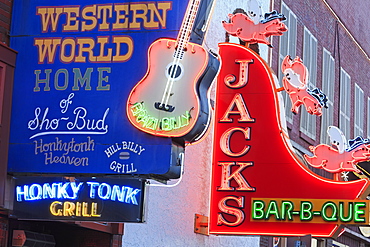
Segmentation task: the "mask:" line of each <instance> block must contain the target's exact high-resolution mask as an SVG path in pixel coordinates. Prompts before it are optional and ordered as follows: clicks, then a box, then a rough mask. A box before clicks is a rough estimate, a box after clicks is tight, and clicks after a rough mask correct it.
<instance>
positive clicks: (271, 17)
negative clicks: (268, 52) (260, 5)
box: [222, 11, 288, 47]
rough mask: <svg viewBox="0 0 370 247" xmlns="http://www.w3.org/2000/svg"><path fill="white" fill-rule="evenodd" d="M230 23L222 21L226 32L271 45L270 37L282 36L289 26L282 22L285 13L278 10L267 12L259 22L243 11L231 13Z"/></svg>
mask: <svg viewBox="0 0 370 247" xmlns="http://www.w3.org/2000/svg"><path fill="white" fill-rule="evenodd" d="M229 18H230V23H227V22H225V21H223V22H222V25H223V26H224V28H225V30H226V32H228V33H229V34H230V35H232V36H236V37H238V38H240V39H241V40H243V41H246V42H249V43H263V44H267V45H268V46H270V47H271V43H270V42H269V41H268V40H267V38H268V37H270V36H272V35H275V36H281V35H283V33H284V32H286V31H288V28H287V27H286V26H285V24H284V23H283V22H282V20H285V17H284V15H282V14H277V12H276V11H273V12H271V13H266V14H265V19H264V20H261V21H260V22H259V23H258V24H254V22H253V20H252V19H250V18H249V17H248V16H247V15H245V14H243V13H237V14H229Z"/></svg>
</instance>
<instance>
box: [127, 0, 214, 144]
mask: <svg viewBox="0 0 370 247" xmlns="http://www.w3.org/2000/svg"><path fill="white" fill-rule="evenodd" d="M199 3H200V0H191V1H190V2H189V6H188V9H187V12H186V15H185V18H184V20H183V23H182V27H181V29H180V32H179V35H178V37H177V39H176V40H173V39H167V38H163V39H159V40H157V41H155V42H154V43H152V45H151V46H150V47H149V50H148V63H149V67H148V71H147V73H146V75H145V76H144V77H143V78H142V79H141V81H140V82H138V83H137V85H136V86H135V87H134V88H133V89H132V91H131V93H130V95H129V98H128V103H127V107H126V112H127V116H128V119H129V120H130V122H131V123H132V124H133V125H134V126H135V127H136V128H138V129H140V130H141V131H144V132H146V133H149V134H152V135H156V136H164V137H182V138H183V139H185V140H186V141H189V142H190V141H193V140H194V139H196V138H199V137H200V136H199V135H201V132H204V129H205V128H207V127H208V124H209V113H208V104H206V103H204V102H201V101H207V103H208V99H206V100H204V99H201V98H200V97H207V95H206V92H200V91H201V89H200V88H201V87H202V86H201V85H200V84H202V83H204V84H205V87H207V88H208V87H209V85H210V83H211V82H212V80H213V77H214V76H215V73H216V72H214V74H213V76H206V74H207V73H208V70H207V66H208V63H209V60H210V59H212V58H211V55H210V54H209V53H208V52H207V51H206V50H205V49H204V48H203V47H202V46H201V45H198V44H194V43H190V42H189V38H190V33H191V31H192V27H193V24H194V20H195V16H196V14H197V11H198V7H199ZM204 78H206V79H207V80H205V82H203V81H202V79H204ZM205 108H207V109H205ZM200 115H202V117H200ZM194 129H196V130H194ZM192 130H194V131H192ZM190 132H191V133H190Z"/></svg>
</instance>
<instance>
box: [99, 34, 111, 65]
mask: <svg viewBox="0 0 370 247" xmlns="http://www.w3.org/2000/svg"><path fill="white" fill-rule="evenodd" d="M108 41H109V38H108V37H98V42H97V43H98V44H100V53H99V56H97V57H96V61H97V62H110V61H112V48H108V49H107V55H105V56H104V50H105V44H107V43H108Z"/></svg>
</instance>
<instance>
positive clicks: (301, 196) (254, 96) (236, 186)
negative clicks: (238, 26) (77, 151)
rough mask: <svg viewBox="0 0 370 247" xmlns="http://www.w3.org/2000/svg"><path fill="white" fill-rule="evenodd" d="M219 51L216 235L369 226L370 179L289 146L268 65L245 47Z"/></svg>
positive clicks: (315, 232) (326, 232) (225, 46)
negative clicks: (349, 177)
mask: <svg viewBox="0 0 370 247" xmlns="http://www.w3.org/2000/svg"><path fill="white" fill-rule="evenodd" d="M219 50H220V56H221V61H222V67H221V70H220V73H219V76H218V84H217V89H216V90H217V98H216V116H215V134H214V153H213V164H212V187H211V207H210V225H209V230H210V233H211V234H233V235H235V234H240V235H245V234H251V235H278V236H283V235H285V236H301V235H306V234H307V233H310V234H312V236H317V237H319V236H320V237H330V236H333V235H334V234H335V233H337V230H338V229H339V228H340V225H341V224H368V223H369V204H368V201H366V200H360V198H364V197H366V195H367V192H368V187H369V180H367V179H360V180H357V181H351V182H338V181H332V180H327V179H324V178H321V177H319V176H317V175H316V174H314V173H313V172H311V171H310V170H309V169H308V168H307V167H306V166H305V165H304V164H303V163H301V161H300V160H298V159H297V158H296V156H295V155H294V153H293V151H292V150H291V146H290V145H289V144H288V140H287V138H288V137H287V135H286V133H285V131H284V130H283V128H282V124H281V119H280V111H279V110H280V108H279V101H278V95H277V94H278V90H277V88H276V85H275V82H274V79H273V75H272V73H271V69H270V68H269V67H268V65H267V64H266V63H265V62H264V61H263V60H262V58H261V57H259V56H258V55H256V54H255V53H254V52H253V51H252V50H250V49H248V48H245V47H243V46H240V45H236V44H229V43H222V44H220V45H219Z"/></svg>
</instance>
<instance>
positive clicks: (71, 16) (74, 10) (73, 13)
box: [63, 7, 80, 32]
mask: <svg viewBox="0 0 370 247" xmlns="http://www.w3.org/2000/svg"><path fill="white" fill-rule="evenodd" d="M64 12H65V13H66V14H67V20H66V24H65V25H64V26H63V31H67V32H68V31H78V26H79V21H78V20H77V17H79V16H80V7H68V8H64ZM72 23H74V24H72Z"/></svg>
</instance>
